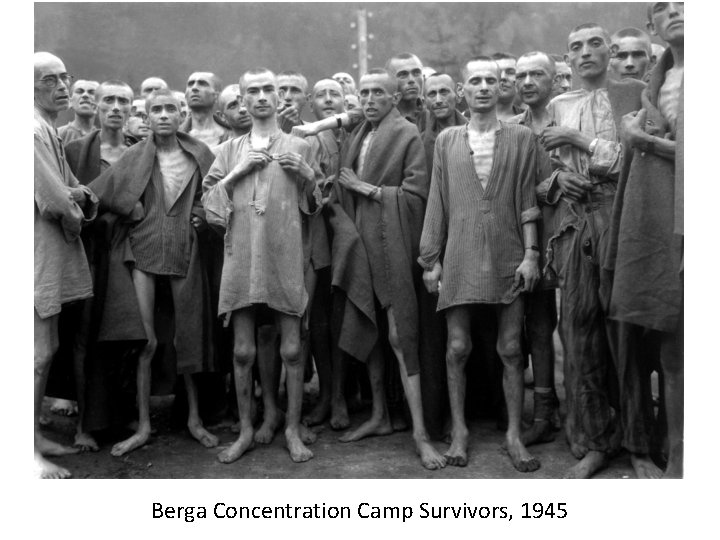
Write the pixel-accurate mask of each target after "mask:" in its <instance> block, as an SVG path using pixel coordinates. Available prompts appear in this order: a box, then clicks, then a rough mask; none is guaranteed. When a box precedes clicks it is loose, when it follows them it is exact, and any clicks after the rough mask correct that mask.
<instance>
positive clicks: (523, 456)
mask: <svg viewBox="0 0 720 540" xmlns="http://www.w3.org/2000/svg"><path fill="white" fill-rule="evenodd" d="M504 448H505V451H506V452H507V455H508V456H510V461H512V464H513V467H515V469H517V470H518V471H520V472H533V471H537V470H538V469H539V468H540V462H539V461H538V460H537V458H535V457H533V455H532V454H531V453H530V452H528V451H527V448H525V446H524V445H523V443H522V442H521V441H520V439H508V438H506V439H505V445H504Z"/></svg>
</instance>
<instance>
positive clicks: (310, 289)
mask: <svg viewBox="0 0 720 540" xmlns="http://www.w3.org/2000/svg"><path fill="white" fill-rule="evenodd" d="M317 281H318V280H317V272H315V270H314V269H313V268H312V266H311V267H310V268H309V269H308V271H307V272H306V273H305V288H306V289H307V293H308V297H309V298H310V300H309V301H308V307H307V318H308V325H309V330H310V331H309V339H308V340H307V343H303V358H304V362H305V363H306V365H307V362H310V361H311V358H312V359H314V360H315V368H316V369H317V373H318V382H319V386H320V392H319V396H318V401H317V404H316V405H315V407H313V410H312V411H310V412H309V413H308V414H307V415H306V416H305V417H304V418H303V424H305V425H307V426H315V425H317V424H322V423H323V422H324V421H325V419H326V418H327V417H328V415H329V414H330V387H331V384H332V367H331V362H330V354H329V350H328V344H327V340H326V341H325V343H323V342H322V338H323V337H325V336H324V334H322V333H321V334H320V336H318V335H317V332H316V331H314V330H316V329H315V328H314V325H313V316H314V313H313V308H314V307H315V302H314V301H315V291H316V288H317ZM317 309H320V310H322V309H325V306H323V305H319V306H317ZM314 334H315V335H314ZM317 338H320V339H317ZM311 351H312V356H311V355H310V352H311Z"/></svg>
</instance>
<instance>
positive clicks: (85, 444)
mask: <svg viewBox="0 0 720 540" xmlns="http://www.w3.org/2000/svg"><path fill="white" fill-rule="evenodd" d="M73 446H74V447H75V448H78V449H79V450H80V451H81V452H97V451H98V450H100V447H99V446H98V443H97V441H95V438H94V437H93V436H92V435H90V434H89V433H85V432H83V431H79V432H77V433H75V441H73Z"/></svg>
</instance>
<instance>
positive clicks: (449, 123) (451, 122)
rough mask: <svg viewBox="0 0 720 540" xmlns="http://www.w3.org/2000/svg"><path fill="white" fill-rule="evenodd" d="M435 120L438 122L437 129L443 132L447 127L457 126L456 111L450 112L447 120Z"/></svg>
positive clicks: (436, 118)
mask: <svg viewBox="0 0 720 540" xmlns="http://www.w3.org/2000/svg"><path fill="white" fill-rule="evenodd" d="M435 120H436V121H437V127H438V129H439V130H440V131H442V130H443V129H445V128H446V127H450V126H456V125H457V120H456V119H455V109H453V110H452V111H451V112H450V116H448V117H447V118H438V117H435Z"/></svg>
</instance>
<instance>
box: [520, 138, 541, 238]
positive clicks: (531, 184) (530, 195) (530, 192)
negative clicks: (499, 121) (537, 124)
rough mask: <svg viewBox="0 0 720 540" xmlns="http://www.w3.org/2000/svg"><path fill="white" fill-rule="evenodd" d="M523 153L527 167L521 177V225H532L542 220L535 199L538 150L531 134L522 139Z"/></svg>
mask: <svg viewBox="0 0 720 540" xmlns="http://www.w3.org/2000/svg"><path fill="white" fill-rule="evenodd" d="M521 140H522V141H523V143H524V144H522V151H523V153H524V155H525V166H524V167H523V169H522V175H521V177H520V183H519V188H520V223H521V224H523V225H524V224H525V223H530V222H531V221H537V220H538V219H540V208H538V205H537V199H536V197H535V174H536V170H537V168H536V163H535V159H536V149H535V141H534V139H533V137H532V134H531V133H528V134H527V136H525V137H523V138H522V139H521Z"/></svg>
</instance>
